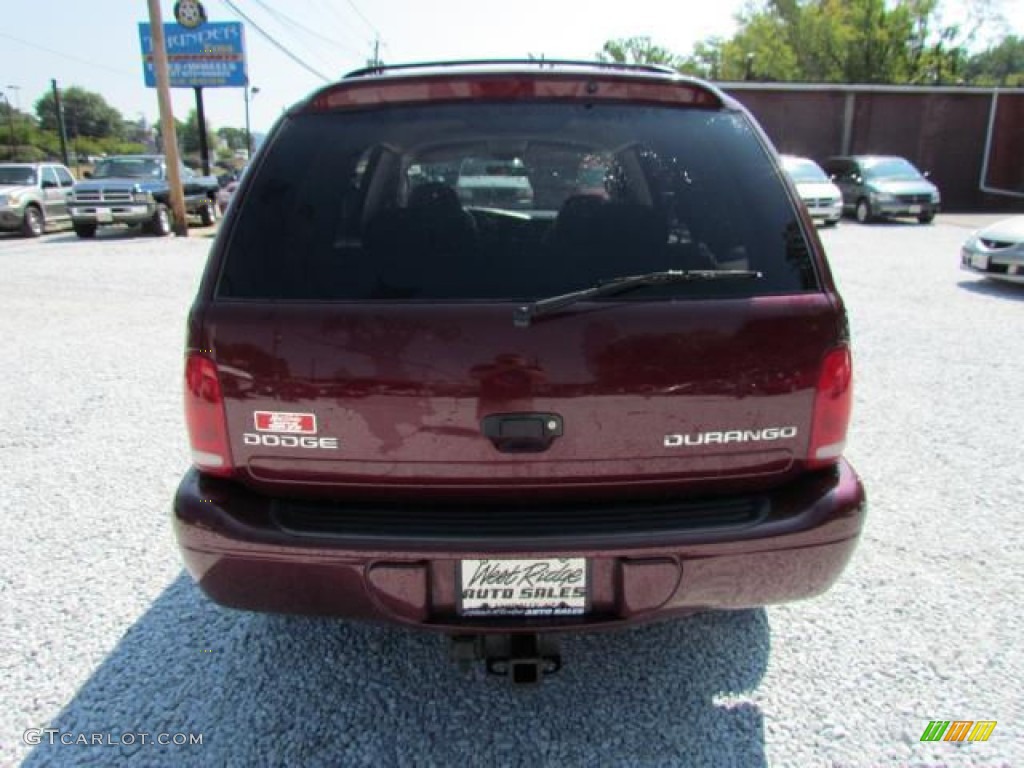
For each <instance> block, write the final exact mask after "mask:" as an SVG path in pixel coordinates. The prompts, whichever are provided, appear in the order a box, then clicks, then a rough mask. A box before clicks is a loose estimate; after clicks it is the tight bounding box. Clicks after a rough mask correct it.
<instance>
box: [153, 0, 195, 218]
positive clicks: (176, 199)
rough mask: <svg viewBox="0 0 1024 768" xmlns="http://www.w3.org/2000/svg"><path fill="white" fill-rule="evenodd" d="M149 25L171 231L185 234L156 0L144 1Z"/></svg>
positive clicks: (164, 59)
mask: <svg viewBox="0 0 1024 768" xmlns="http://www.w3.org/2000/svg"><path fill="white" fill-rule="evenodd" d="M147 3H148V5H149V28H150V32H151V34H152V35H153V69H154V70H155V72H156V94H157V101H158V102H159V104H160V134H161V136H163V140H164V157H165V159H166V160H167V182H168V184H170V187H171V209H172V211H173V213H174V234H176V235H178V237H188V221H187V220H186V218H185V193H184V190H182V188H181V171H180V167H181V160H180V159H179V157H178V132H177V131H176V130H175V128H174V110H173V108H172V107H171V85H170V80H171V78H170V74H169V73H168V71H167V46H166V44H165V42H164V20H163V17H162V16H161V14H160V0H147Z"/></svg>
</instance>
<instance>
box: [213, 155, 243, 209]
mask: <svg viewBox="0 0 1024 768" xmlns="http://www.w3.org/2000/svg"><path fill="white" fill-rule="evenodd" d="M248 167H249V166H245V168H242V170H240V171H235V172H234V173H231V174H225V175H224V176H218V177H217V181H218V182H219V183H220V188H219V189H218V190H217V210H218V211H219V212H220V214H221V215H224V213H226V212H227V209H228V205H229V204H230V203H231V199H232V198H233V197H234V196H235V192H237V191H238V185H239V184H241V183H242V176H243V174H244V173H245V169H246V168H248Z"/></svg>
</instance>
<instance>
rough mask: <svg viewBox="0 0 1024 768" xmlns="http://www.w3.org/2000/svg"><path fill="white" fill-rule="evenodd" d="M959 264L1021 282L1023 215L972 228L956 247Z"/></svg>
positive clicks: (1023, 275)
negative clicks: (958, 252)
mask: <svg viewBox="0 0 1024 768" xmlns="http://www.w3.org/2000/svg"><path fill="white" fill-rule="evenodd" d="M960 266H961V267H962V268H963V269H966V270H968V271H970V272H975V273H977V274H979V275H984V276H985V277H989V278H992V279H993V280H1002V281H1004V282H1008V283H1024V216H1011V217H1010V218H1008V219H1003V220H1002V221H998V222H996V223H995V224H991V225H989V226H987V227H985V228H984V229H979V230H978V231H976V232H972V233H971V236H970V237H968V238H967V242H965V243H964V246H963V248H962V249H961V251H960Z"/></svg>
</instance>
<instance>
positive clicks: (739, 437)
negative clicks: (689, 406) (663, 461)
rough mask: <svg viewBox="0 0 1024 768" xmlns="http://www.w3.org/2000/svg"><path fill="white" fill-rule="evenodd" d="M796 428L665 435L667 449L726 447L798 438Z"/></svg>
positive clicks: (766, 428)
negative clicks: (709, 446)
mask: <svg viewBox="0 0 1024 768" xmlns="http://www.w3.org/2000/svg"><path fill="white" fill-rule="evenodd" d="M796 434H797V428H796V427H765V428H764V429H734V430H729V431H724V432H697V433H696V434H692V435H665V447H666V448H684V447H687V446H697V445H726V444H728V443H763V442H770V441H772V440H790V439H792V438H794V437H796Z"/></svg>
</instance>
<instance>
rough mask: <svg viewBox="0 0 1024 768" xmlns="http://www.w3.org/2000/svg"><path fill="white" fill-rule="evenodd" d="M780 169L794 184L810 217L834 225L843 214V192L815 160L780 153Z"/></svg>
mask: <svg viewBox="0 0 1024 768" xmlns="http://www.w3.org/2000/svg"><path fill="white" fill-rule="evenodd" d="M780 159H781V160H782V169H783V170H784V171H785V172H786V175H787V176H789V178H791V179H792V180H793V183H794V184H795V185H796V191H797V194H799V195H800V199H801V200H803V202H804V205H806V206H807V210H808V211H809V212H810V214H811V218H813V219H814V220H815V221H818V222H821V223H822V224H824V225H825V226H826V227H834V226H835V225H836V224H837V223H839V219H840V218H842V215H843V193H842V192H840V191H839V187H837V186H836V185H835V184H833V183H832V182H831V181H830V180H829V178H828V176H826V175H825V172H824V171H823V170H822V169H821V166H819V165H818V164H817V163H816V162H814V161H813V160H811V159H809V158H806V157H797V156H795V155H782V156H781V158H780Z"/></svg>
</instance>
